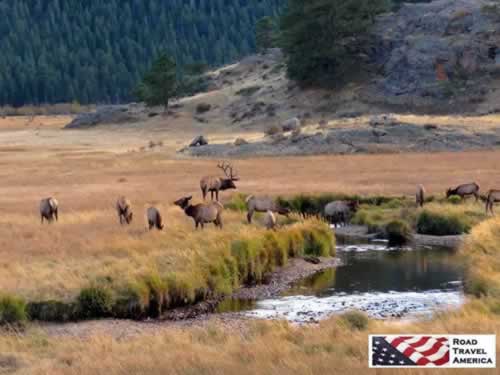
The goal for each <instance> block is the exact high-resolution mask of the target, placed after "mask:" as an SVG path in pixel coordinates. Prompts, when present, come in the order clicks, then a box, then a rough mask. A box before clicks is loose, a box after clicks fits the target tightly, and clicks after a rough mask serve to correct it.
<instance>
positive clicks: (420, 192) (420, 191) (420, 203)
mask: <svg viewBox="0 0 500 375" xmlns="http://www.w3.org/2000/svg"><path fill="white" fill-rule="evenodd" d="M416 200H417V207H424V202H425V188H424V185H418V186H417V194H416Z"/></svg>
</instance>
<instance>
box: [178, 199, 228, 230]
mask: <svg viewBox="0 0 500 375" xmlns="http://www.w3.org/2000/svg"><path fill="white" fill-rule="evenodd" d="M191 199H193V197H192V196H189V197H184V198H181V199H179V200H177V201H175V202H174V204H175V205H177V206H179V207H180V208H182V209H183V210H184V213H185V214H186V215H187V216H189V217H192V218H193V220H194V223H195V225H196V229H198V226H201V229H203V228H204V227H205V224H208V223H214V224H215V226H216V227H219V228H221V229H222V226H223V224H222V211H224V206H223V205H222V204H220V203H219V202H210V203H200V204H196V205H193V204H191V203H190V201H191Z"/></svg>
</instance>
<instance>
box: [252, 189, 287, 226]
mask: <svg viewBox="0 0 500 375" xmlns="http://www.w3.org/2000/svg"><path fill="white" fill-rule="evenodd" d="M246 204H247V210H248V213H247V221H248V223H249V224H251V223H252V217H253V214H254V212H268V211H271V212H273V213H277V214H280V215H283V216H288V215H289V214H290V210H289V209H288V208H284V207H281V206H280V205H279V204H278V203H277V202H276V200H274V199H272V198H270V197H256V196H254V195H250V196H249V197H248V198H247V199H246Z"/></svg>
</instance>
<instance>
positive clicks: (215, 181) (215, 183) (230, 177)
mask: <svg viewBox="0 0 500 375" xmlns="http://www.w3.org/2000/svg"><path fill="white" fill-rule="evenodd" d="M217 167H218V168H220V169H222V171H223V172H224V174H225V175H226V177H225V178H224V177H213V176H205V177H203V178H202V179H201V181H200V188H201V193H202V194H203V200H205V199H206V196H207V193H208V192H210V197H211V199H212V200H214V194H215V200H217V201H218V200H219V191H221V190H222V191H224V190H229V189H236V185H235V184H234V182H235V181H238V180H239V177H237V176H235V174H234V172H233V166H232V165H231V164H229V163H226V162H223V163H219V164H217Z"/></svg>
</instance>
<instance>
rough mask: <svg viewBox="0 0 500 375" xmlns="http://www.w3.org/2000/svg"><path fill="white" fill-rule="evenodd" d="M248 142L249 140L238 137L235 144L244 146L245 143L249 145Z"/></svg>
mask: <svg viewBox="0 0 500 375" xmlns="http://www.w3.org/2000/svg"><path fill="white" fill-rule="evenodd" d="M247 144H248V141H247V140H245V139H244V138H236V140H235V141H234V145H235V146H243V145H247Z"/></svg>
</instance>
